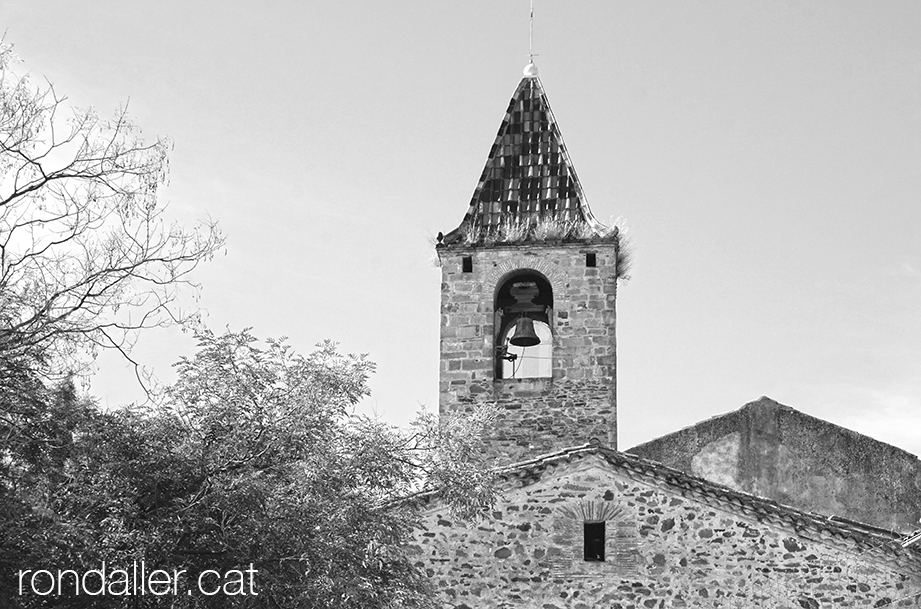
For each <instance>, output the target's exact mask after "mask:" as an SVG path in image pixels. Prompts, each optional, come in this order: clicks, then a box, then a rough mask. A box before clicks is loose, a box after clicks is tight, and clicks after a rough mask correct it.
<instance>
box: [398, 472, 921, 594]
mask: <svg viewBox="0 0 921 609" xmlns="http://www.w3.org/2000/svg"><path fill="white" fill-rule="evenodd" d="M565 467H566V468H567V469H566V470H564V471H560V470H557V471H556V472H555V473H554V474H553V475H548V474H544V476H543V478H541V479H540V480H539V481H537V482H534V483H531V484H528V485H527V486H524V487H519V488H516V489H512V490H510V491H508V492H507V493H506V497H505V499H504V500H502V501H500V502H499V503H498V504H497V505H496V507H495V511H493V512H492V513H491V514H490V515H489V516H488V517H487V518H485V519H483V520H481V521H478V522H467V523H465V522H455V521H453V519H452V518H451V516H450V515H449V514H448V513H447V512H446V511H444V510H441V509H439V508H437V507H436V508H430V509H428V510H427V511H425V512H423V514H422V526H420V527H419V528H418V529H417V532H416V537H415V542H414V543H412V544H411V545H410V546H409V547H408V548H407V551H408V552H409V553H410V554H411V556H412V557H413V559H414V560H415V561H416V564H417V565H418V566H420V567H421V568H423V569H424V570H425V572H426V573H427V574H428V576H429V578H430V579H431V581H432V584H433V585H434V587H435V589H436V590H438V591H439V594H440V600H441V606H442V607H444V608H446V609H448V608H450V609H479V608H483V609H486V608H490V609H493V608H510V607H516V608H528V609H564V608H566V609H589V608H595V607H604V608H611V609H626V608H639V609H645V608H653V607H657V608H663V607H668V608H673V607H674V608H678V607H727V608H728V607H767V608H775V607H776V608H780V607H783V608H800V607H803V608H806V609H818V608H820V607H821V608H831V607H882V606H893V607H903V606H911V607H914V606H921V604H919V601H918V598H917V596H913V595H918V594H921V582H919V580H918V576H917V575H912V574H911V573H910V572H909V571H907V570H905V569H898V568H894V567H892V566H891V565H889V564H888V563H884V562H882V561H875V560H874V559H872V558H870V557H868V555H867V553H865V552H861V550H860V549H856V548H852V549H850V550H845V549H841V548H838V547H835V545H834V544H827V543H824V542H822V541H820V540H818V539H809V538H806V537H803V536H799V535H797V534H794V533H791V532H790V531H787V530H783V529H780V528H778V527H775V526H773V525H769V524H764V523H760V522H758V521H757V520H754V519H751V518H747V517H745V516H742V515H740V512H733V511H728V510H726V509H721V508H714V507H712V506H710V505H706V504H704V503H700V502H697V501H696V500H694V499H692V498H688V497H686V496H682V495H681V494H679V493H676V492H671V491H670V490H666V489H663V488H661V487H657V486H651V485H648V484H644V483H642V482H639V481H637V480H634V479H631V478H630V477H627V476H626V475H622V474H618V473H614V472H611V471H610V470H609V469H608V468H606V467H605V464H604V463H603V462H601V461H600V460H594V458H586V460H585V461H584V462H583V464H582V465H580V466H578V467H576V466H572V465H568V466H565ZM599 515H600V516H599ZM599 517H600V518H602V519H604V521H605V528H606V551H605V555H606V556H605V561H604V562H586V561H584V560H583V557H582V551H583V550H582V543H583V540H582V528H583V523H584V521H585V519H586V518H589V519H593V520H594V519H598V518H599Z"/></svg>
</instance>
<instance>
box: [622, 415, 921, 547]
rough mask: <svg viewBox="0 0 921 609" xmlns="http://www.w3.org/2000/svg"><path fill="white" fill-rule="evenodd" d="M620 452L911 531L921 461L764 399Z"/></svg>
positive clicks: (920, 498) (920, 494) (918, 511)
mask: <svg viewBox="0 0 921 609" xmlns="http://www.w3.org/2000/svg"><path fill="white" fill-rule="evenodd" d="M626 452H629V453H632V454H635V455H638V456H640V457H644V458H647V459H651V460H653V461H659V462H660V463H664V464H665V465H668V466H669V467H673V468H675V469H678V470H681V471H684V472H687V473H690V474H693V475H695V476H700V477H702V478H706V479H708V480H711V481H713V482H717V483H719V484H723V485H726V486H729V487H730V488H734V489H736V490H741V491H745V492H747V493H751V494H753V495H757V496H760V497H767V498H769V499H773V500H774V501H777V502H778V503H782V504H785V505H790V506H793V507H796V508H798V509H801V510H804V511H809V512H815V513H819V514H822V515H825V516H839V517H843V518H848V519H851V520H856V521H858V522H864V523H867V524H872V525H875V526H879V527H882V528H886V529H890V530H896V531H902V532H909V531H912V530H915V529H917V528H918V519H919V518H921V461H919V460H918V458H917V457H916V456H914V455H912V454H910V453H908V452H905V451H904V450H901V449H899V448H896V447H894V446H890V445H889V444H885V443H883V442H879V441H877V440H874V439H872V438H869V437H867V436H864V435H861V434H858V433H856V432H853V431H850V430H848V429H844V428H842V427H838V426H837V425H833V424H831V423H828V422H826V421H823V420H821V419H817V418H815V417H811V416H809V415H806V414H803V413H801V412H799V411H797V410H794V409H793V408H790V407H788V406H783V405H781V404H778V403H777V402H775V401H773V400H771V399H769V398H761V399H760V400H758V401H756V402H752V403H749V404H746V405H745V406H743V407H742V408H741V409H739V410H736V411H734V412H731V413H729V414H726V415H723V416H720V417H715V418H713V419H709V420H707V421H702V422H700V423H698V424H696V425H693V426H691V427H688V428H685V429H682V430H680V431H677V432H675V433H672V434H668V435H666V436H662V437H661V438H657V439H655V440H652V441H651V442H647V443H645V444H641V445H639V446H637V447H634V448H631V449H629V450H627V451H626Z"/></svg>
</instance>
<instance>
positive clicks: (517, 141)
mask: <svg viewBox="0 0 921 609" xmlns="http://www.w3.org/2000/svg"><path fill="white" fill-rule="evenodd" d="M436 250H437V252H438V257H439V260H440V265H441V270H442V283H441V368H440V385H439V391H440V397H439V412H440V415H441V416H442V417H450V416H452V415H454V414H460V413H463V412H464V411H465V410H469V409H470V408H471V407H472V406H473V405H475V404H477V403H480V402H490V403H495V404H496V405H497V406H498V409H499V418H498V420H497V421H496V424H495V426H494V429H493V430H492V431H491V432H490V433H489V434H488V435H487V437H486V438H485V441H486V446H487V449H488V450H489V451H490V452H491V454H492V456H493V457H495V459H496V460H497V461H498V462H499V463H512V462H515V461H520V460H524V459H527V458H529V457H532V456H535V455H538V454H541V453H546V452H550V451H554V450H558V449H561V448H564V447H567V446H573V445H577V444H583V443H585V442H587V441H588V440H590V439H592V438H596V439H598V440H600V441H601V442H602V443H604V444H605V445H607V446H609V447H611V448H616V447H617V375H616V371H617V360H616V339H615V299H616V294H617V281H618V277H619V276H620V270H621V268H622V266H623V260H624V258H623V252H622V248H621V236H620V234H619V232H618V230H617V228H616V227H611V228H608V227H606V226H604V225H602V224H601V223H599V222H598V221H597V220H595V218H594V216H592V212H591V210H590V209H589V207H588V204H587V203H586V200H585V195H584V194H583V192H582V186H581V184H580V183H579V179H578V177H577V176H576V172H575V169H574V168H573V166H572V163H571V162H570V159H569V155H568V153H567V151H566V147H565V145H564V144H563V138H562V137H561V135H560V131H559V128H558V127H557V123H556V120H555V119H554V117H553V113H552V112H551V111H550V104H549V103H548V102H547V96H546V94H545V93H544V89H543V86H542V85H541V82H540V79H539V78H538V75H537V68H536V67H535V66H534V64H533V63H530V64H528V66H527V67H526V68H525V70H524V77H523V78H522V80H521V82H520V83H519V84H518V87H517V89H515V93H514V95H513V96H512V99H511V102H510V103H509V106H508V110H506V113H505V118H504V119H503V120H502V124H501V125H500V127H499V133H498V135H497V136H496V139H495V142H494V143H493V145H492V148H490V151H489V156H488V158H487V160H486V167H485V168H484V169H483V173H482V175H481V176H480V180H479V182H478V183H477V187H476V190H475V191H474V193H473V198H472V200H471V201H470V206H469V208H468V209H467V213H466V215H465V216H464V219H463V221H462V222H461V223H460V226H458V227H457V228H456V229H454V230H453V231H451V232H449V233H448V234H447V235H444V236H442V235H441V234H440V233H439V239H438V244H437V245H436Z"/></svg>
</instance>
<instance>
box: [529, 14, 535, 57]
mask: <svg viewBox="0 0 921 609" xmlns="http://www.w3.org/2000/svg"><path fill="white" fill-rule="evenodd" d="M529 25H530V27H529V30H528V62H529V63H534V0H531V21H530V24H529Z"/></svg>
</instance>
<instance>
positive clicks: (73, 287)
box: [0, 42, 222, 375]
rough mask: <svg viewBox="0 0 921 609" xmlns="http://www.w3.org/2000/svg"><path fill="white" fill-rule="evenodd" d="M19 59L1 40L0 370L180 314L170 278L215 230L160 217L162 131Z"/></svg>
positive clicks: (64, 362) (51, 360) (61, 361)
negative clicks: (36, 75) (145, 134)
mask: <svg viewBox="0 0 921 609" xmlns="http://www.w3.org/2000/svg"><path fill="white" fill-rule="evenodd" d="M15 64H16V56H15V55H14V54H13V52H12V49H11V47H10V46H9V45H6V44H3V43H2V42H0V362H2V363H0V375H2V374H4V373H5V372H6V367H7V366H12V367H15V366H13V364H11V362H17V361H18V362H22V361H23V358H25V359H26V360H28V361H29V362H30V363H31V365H32V366H33V368H41V369H42V370H43V371H44V372H45V373H47V372H51V373H60V372H65V373H66V372H70V371H73V370H74V369H75V368H79V367H80V366H79V362H84V363H85V361H86V359H87V357H86V356H89V357H92V355H93V354H94V353H95V352H96V351H97V350H98V349H99V348H116V349H121V350H123V352H126V353H127V351H128V349H129V348H130V346H131V344H132V340H133V339H134V337H135V333H136V331H137V330H139V329H141V328H146V327H151V326H156V325H161V324H165V323H173V322H175V321H178V320H181V319H182V317H183V315H182V314H181V313H179V312H178V311H177V310H176V309H175V302H176V297H177V293H178V289H179V288H180V287H181V286H182V285H184V284H188V283H189V281H188V274H189V273H190V272H191V271H192V270H193V269H194V268H195V267H196V266H197V265H198V263H199V262H201V261H203V260H205V259H207V258H209V257H210V256H211V255H212V254H213V253H214V251H215V250H216V249H217V248H218V247H219V246H220V245H221V243H222V239H221V236H220V234H219V232H218V230H217V228H216V226H215V225H214V224H210V223H209V224H204V225H201V226H199V227H197V228H195V229H193V230H187V229H184V228H182V227H180V226H179V225H176V224H168V223H167V221H166V220H165V219H164V216H163V211H164V205H163V204H162V203H161V202H160V201H159V200H158V198H157V194H158V190H159V188H160V186H162V185H163V184H164V182H165V181H166V178H167V172H168V158H167V153H168V151H169V148H170V142H169V140H167V139H165V138H158V139H156V140H154V141H153V142H152V143H146V142H144V141H143V140H142V139H141V137H140V130H139V129H138V128H137V126H136V125H134V124H133V123H132V122H131V120H130V118H129V116H128V114H127V110H126V108H125V107H122V108H120V109H119V110H118V111H116V112H115V114H114V116H113V117H112V118H111V119H105V118H101V117H100V116H98V115H97V114H96V113H95V112H94V111H93V110H79V109H72V108H70V107H68V105H67V104H66V98H65V97H63V96H61V95H59V94H58V93H57V91H56V90H55V89H54V87H53V86H51V85H50V84H47V85H45V86H35V85H33V83H32V82H31V80H30V78H29V77H28V76H22V75H19V74H17V72H16V70H15Z"/></svg>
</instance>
